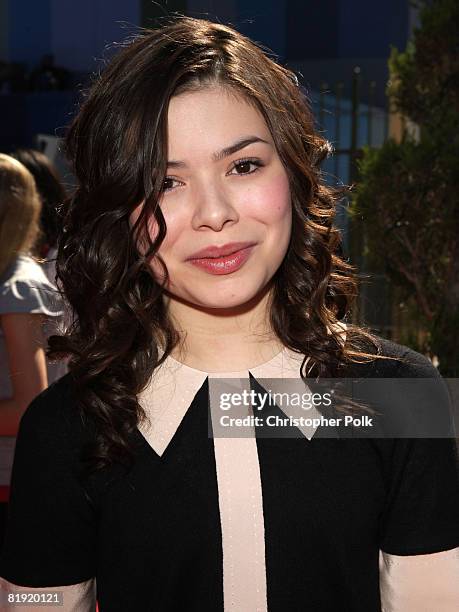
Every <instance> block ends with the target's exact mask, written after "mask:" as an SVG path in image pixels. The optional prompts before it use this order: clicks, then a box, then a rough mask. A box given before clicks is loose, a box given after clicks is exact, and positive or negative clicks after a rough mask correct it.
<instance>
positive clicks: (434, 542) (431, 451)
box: [380, 349, 459, 555]
mask: <svg viewBox="0 0 459 612" xmlns="http://www.w3.org/2000/svg"><path fill="white" fill-rule="evenodd" d="M404 358H405V360H406V361H405V363H404V364H403V365H402V366H401V367H400V368H399V372H398V375H399V376H403V377H409V378H416V377H420V378H424V377H430V378H438V377H439V374H438V371H437V370H436V368H434V366H432V364H431V363H430V361H429V360H428V359H427V358H426V357H424V356H422V355H420V354H419V353H417V352H415V351H412V350H411V349H410V350H408V351H406V352H405V354H404ZM432 409H435V407H432ZM390 475H391V477H390V485H389V490H388V495H387V498H386V507H385V511H384V515H383V520H382V532H381V540H380V548H381V549H382V550H383V551H384V552H386V553H389V554H394V555H417V554H430V553H435V552H440V551H442V550H449V549H452V548H455V547H456V546H459V470H458V449H457V442H456V440H455V439H454V438H424V439H422V438H419V439H398V440H394V444H393V452H392V457H391V462H390Z"/></svg>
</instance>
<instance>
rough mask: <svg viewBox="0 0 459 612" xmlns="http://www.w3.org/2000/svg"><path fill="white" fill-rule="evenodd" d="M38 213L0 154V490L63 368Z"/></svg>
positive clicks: (13, 163) (28, 187)
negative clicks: (54, 346) (24, 422)
mask: <svg viewBox="0 0 459 612" xmlns="http://www.w3.org/2000/svg"><path fill="white" fill-rule="evenodd" d="M41 210H42V204H41V200H40V197H39V194H38V191H37V189H36V186H35V181H34V178H33V176H32V174H31V173H30V172H29V171H28V170H27V168H26V167H25V166H24V165H23V164H21V163H20V162H19V161H17V160H16V159H13V158H12V157H10V156H8V155H4V154H0V487H8V485H9V481H10V475H11V467H12V459H13V454H14V446H15V441H16V438H15V436H16V434H17V430H18V427H19V421H20V419H21V417H22V414H23V412H24V410H25V408H26V407H27V405H28V404H29V403H30V402H31V401H32V399H33V398H34V397H35V396H36V395H38V394H39V393H40V392H41V391H43V390H44V389H46V388H47V387H48V385H49V384H50V383H51V382H53V381H54V380H56V379H57V378H59V377H60V376H62V363H59V362H56V363H52V362H50V361H48V359H47V358H46V355H45V347H46V338H47V337H48V335H50V334H51V333H53V331H54V330H55V329H56V324H59V321H60V318H61V317H62V315H63V308H62V302H61V299H60V296H59V295H58V294H57V292H56V289H55V287H54V285H53V284H52V283H51V282H50V281H49V280H48V278H47V276H46V274H45V272H44V271H43V269H42V267H41V266H40V264H39V261H38V259H39V258H38V253H37V245H39V243H40V240H41V230H40V225H39V220H40V213H41ZM2 499H3V505H2V511H1V514H0V537H2V534H3V521H2V518H4V514H5V505H4V502H5V497H3V498H2Z"/></svg>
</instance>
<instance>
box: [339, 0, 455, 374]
mask: <svg viewBox="0 0 459 612" xmlns="http://www.w3.org/2000/svg"><path fill="white" fill-rule="evenodd" d="M413 4H414V3H413ZM415 5H416V6H417V7H418V8H419V10H420V13H419V16H420V26H419V28H417V29H415V30H414V33H413V37H412V40H411V41H410V42H409V44H408V45H407V48H406V50H405V51H404V52H399V51H398V50H397V49H396V48H394V47H392V49H391V55H390V59H389V72H390V79H389V82H388V87H387V93H388V95H389V96H390V99H391V103H392V106H393V108H394V110H395V111H397V112H399V113H401V114H402V116H403V117H404V123H405V126H406V128H405V130H404V133H403V136H402V138H401V140H400V142H396V141H395V140H393V139H390V140H388V141H387V142H386V143H385V144H384V145H383V146H382V147H381V148H379V149H371V148H369V147H366V148H365V150H364V153H363V157H362V158H361V160H360V161H359V165H358V166H359V172H360V178H359V181H358V183H357V186H356V189H355V193H354V195H353V199H352V203H351V206H350V214H351V217H355V216H358V217H360V218H362V217H363V226H364V234H365V253H364V256H365V257H366V258H367V261H368V262H369V264H370V266H373V267H377V268H378V269H379V270H383V271H384V272H385V274H386V275H387V276H388V277H389V279H390V281H391V282H392V284H393V286H394V287H395V289H396V295H397V296H398V301H399V302H400V306H402V307H404V309H405V313H407V315H408V316H405V321H406V325H405V326H404V329H402V330H401V337H400V341H401V342H403V343H407V344H410V345H411V346H413V348H415V349H416V350H419V351H421V352H423V353H425V354H428V355H430V356H431V357H433V356H434V355H435V356H437V358H438V359H439V366H440V370H441V371H442V373H443V374H444V375H454V374H455V373H456V374H457V372H458V368H459V342H458V339H457V336H458V333H459V2H457V0H430V1H427V0H424V1H422V2H417V3H415Z"/></svg>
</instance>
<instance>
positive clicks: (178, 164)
mask: <svg viewBox="0 0 459 612" xmlns="http://www.w3.org/2000/svg"><path fill="white" fill-rule="evenodd" d="M254 142H262V143H264V144H267V145H269V146H271V143H270V142H268V141H267V140H263V138H259V137H258V136H244V137H243V138H239V140H236V142H234V143H233V144H232V145H230V146H229V147H225V148H224V149H222V150H221V151H216V152H215V153H213V154H212V160H213V161H215V162H217V161H220V160H222V159H224V158H225V157H229V156H230V155H232V154H233V153H236V152H237V151H240V150H241V149H243V148H244V147H248V146H249V145H250V144H252V143H254ZM167 165H168V167H170V168H184V167H186V163H185V162H183V161H175V160H171V161H168V162H167Z"/></svg>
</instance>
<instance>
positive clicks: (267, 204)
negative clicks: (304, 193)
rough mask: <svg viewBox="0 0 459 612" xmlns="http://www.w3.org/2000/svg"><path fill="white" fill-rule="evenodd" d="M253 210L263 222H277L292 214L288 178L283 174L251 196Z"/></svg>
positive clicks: (253, 192)
mask: <svg viewBox="0 0 459 612" xmlns="http://www.w3.org/2000/svg"><path fill="white" fill-rule="evenodd" d="M248 201H249V203H250V206H251V210H252V212H253V213H254V214H256V216H257V218H259V219H260V220H261V221H265V222H267V223H269V222H277V221H279V220H281V219H282V218H284V217H285V216H286V215H287V214H289V212H290V208H291V199H290V187H289V182H288V178H287V177H286V176H284V175H282V174H279V175H277V176H275V177H273V178H272V179H271V180H270V181H269V182H267V183H266V184H265V185H262V186H260V187H259V188H258V189H257V190H256V191H252V192H251V193H250V194H249V197H248Z"/></svg>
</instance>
